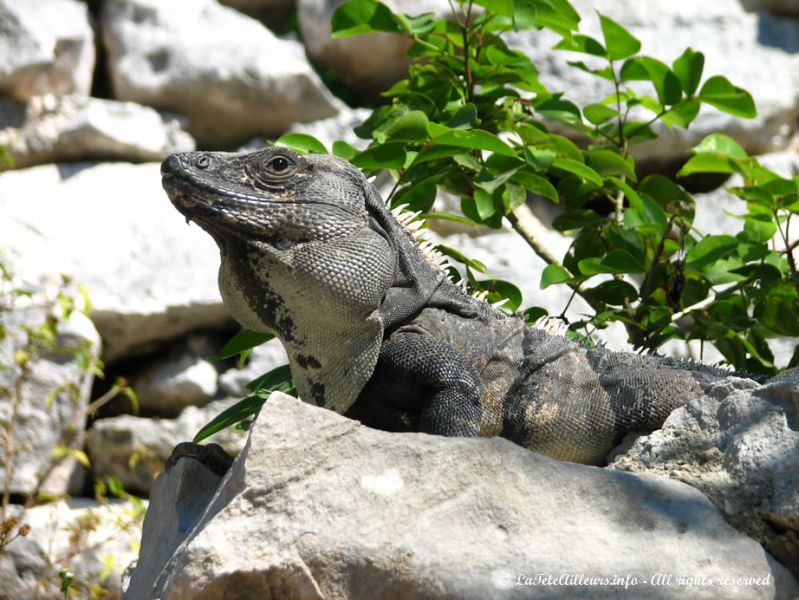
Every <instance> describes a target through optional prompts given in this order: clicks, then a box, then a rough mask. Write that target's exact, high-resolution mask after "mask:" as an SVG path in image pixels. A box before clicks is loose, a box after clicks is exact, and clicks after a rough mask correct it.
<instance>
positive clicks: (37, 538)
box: [0, 498, 146, 600]
mask: <svg viewBox="0 0 799 600" xmlns="http://www.w3.org/2000/svg"><path fill="white" fill-rule="evenodd" d="M145 507H146V503H145ZM12 513H13V514H15V515H16V514H19V507H12ZM23 522H24V523H27V524H29V525H30V526H31V531H30V534H29V535H28V536H27V537H24V538H17V539H16V540H14V541H13V542H11V544H9V545H8V546H7V547H6V548H4V550H3V552H2V553H0V597H2V598H42V599H44V598H47V599H54V600H56V599H60V598H63V597H64V595H63V594H61V593H60V592H59V588H60V585H61V584H60V582H59V580H58V576H57V572H58V570H59V569H62V568H68V569H69V570H70V571H72V572H73V573H74V574H75V585H76V587H77V589H78V590H79V593H78V595H75V597H85V598H88V597H90V593H89V587H90V586H91V585H92V584H94V585H97V584H99V585H102V586H103V588H104V589H105V590H106V591H107V592H110V593H111V594H113V593H116V594H119V593H120V592H121V588H122V572H123V570H124V569H125V568H126V567H127V565H128V564H130V562H131V561H133V560H135V558H136V550H137V548H138V540H139V538H140V537H141V516H140V515H139V514H138V511H137V509H136V507H135V506H134V505H132V504H131V503H129V502H120V501H111V502H108V503H104V504H100V503H98V502H96V501H94V500H89V499H86V498H73V499H71V500H69V501H68V502H65V501H58V502H54V503H51V504H46V505H44V506H37V507H34V508H31V509H29V510H27V511H26V513H25V515H24V517H23ZM81 524H83V525H81ZM78 531H82V532H83V536H77V535H76V533H77V532H78ZM45 590H46V591H45ZM73 592H74V590H73Z"/></svg>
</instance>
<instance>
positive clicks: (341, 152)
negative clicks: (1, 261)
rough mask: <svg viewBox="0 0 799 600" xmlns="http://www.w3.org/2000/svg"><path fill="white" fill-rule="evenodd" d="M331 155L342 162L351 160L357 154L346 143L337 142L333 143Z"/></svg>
mask: <svg viewBox="0 0 799 600" xmlns="http://www.w3.org/2000/svg"><path fill="white" fill-rule="evenodd" d="M333 154H334V155H335V156H338V157H339V158H343V159H344V160H352V159H353V157H355V156H356V155H357V154H358V150H357V148H354V147H353V146H352V145H350V144H348V143H347V142H344V141H342V140H337V141H335V142H333Z"/></svg>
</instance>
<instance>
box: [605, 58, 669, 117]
mask: <svg viewBox="0 0 799 600" xmlns="http://www.w3.org/2000/svg"><path fill="white" fill-rule="evenodd" d="M619 76H620V77H621V79H622V81H651V82H652V85H654V86H655V91H656V92H657V96H658V100H659V101H660V103H661V104H663V105H664V106H671V105H672V104H677V102H679V101H680V99H681V98H682V86H681V85H680V80H679V79H678V78H677V76H676V75H675V74H674V73H673V72H672V71H671V69H669V67H668V66H667V65H666V64H664V63H662V62H660V61H659V60H657V59H655V58H652V57H649V56H636V57H634V58H630V59H628V60H626V61H625V62H624V64H623V65H622V67H621V70H620V71H619Z"/></svg>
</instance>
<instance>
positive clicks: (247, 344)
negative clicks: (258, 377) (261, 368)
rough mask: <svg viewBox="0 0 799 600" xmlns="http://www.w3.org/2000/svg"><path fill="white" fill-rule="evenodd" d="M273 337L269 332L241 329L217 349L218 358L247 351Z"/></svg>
mask: <svg viewBox="0 0 799 600" xmlns="http://www.w3.org/2000/svg"><path fill="white" fill-rule="evenodd" d="M273 337H275V336H274V335H272V334H271V333H263V332H260V331H251V330H249V329H242V330H241V331H239V332H238V333H237V334H236V335H234V336H233V337H232V338H230V339H229V340H228V341H227V343H226V344H225V345H224V346H222V349H221V350H220V351H219V358H230V357H232V356H236V355H238V354H241V353H242V352H247V351H248V350H252V349H253V348H255V347H256V346H260V345H261V344H263V343H265V342H268V341H269V340H271V339H272V338H273Z"/></svg>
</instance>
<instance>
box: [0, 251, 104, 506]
mask: <svg viewBox="0 0 799 600" xmlns="http://www.w3.org/2000/svg"><path fill="white" fill-rule="evenodd" d="M17 266H18V265H17ZM49 315H50V312H49V311H48V310H46V309H45V308H44V307H42V306H29V307H25V308H22V307H20V308H15V309H13V310H0V330H2V331H3V332H4V335H2V336H0V434H2V436H3V438H2V448H3V452H1V453H0V472H2V473H5V467H6V448H7V446H6V440H5V436H6V435H10V436H11V439H12V442H13V445H12V448H13V455H12V462H11V469H12V470H11V473H12V474H11V479H10V484H9V486H8V489H9V491H10V492H11V493H13V494H33V493H36V492H38V491H42V492H45V493H49V494H55V495H61V494H64V493H67V492H69V493H76V492H78V491H80V489H81V487H82V483H83V475H84V472H83V467H81V466H80V465H79V464H78V463H77V462H76V461H75V460H74V459H73V458H66V459H64V460H61V461H60V462H58V463H56V461H55V458H54V456H53V450H54V449H56V448H57V447H68V448H70V449H80V448H82V446H83V432H84V425H85V422H86V415H85V409H86V406H87V405H88V403H89V394H90V393H91V389H92V382H93V380H94V377H93V375H92V374H91V373H88V372H84V370H83V369H81V367H80V363H79V361H78V359H77V358H76V356H75V354H74V351H78V350H81V351H83V352H85V351H86V350H88V351H89V352H94V353H98V352H99V349H100V348H99V345H100V339H99V336H98V335H97V331H96V330H95V328H94V326H93V325H92V323H91V321H89V320H88V319H87V318H86V317H85V315H83V314H82V313H79V312H74V313H72V315H71V316H70V318H69V319H68V320H66V321H62V323H61V324H60V325H59V326H58V334H57V337H56V339H55V347H56V348H59V347H60V348H63V349H64V350H63V351H61V352H59V351H57V350H55V351H48V350H44V349H43V350H41V351H40V352H37V351H36V350H35V349H34V347H33V346H32V345H31V344H30V342H29V340H28V335H27V333H26V328H29V329H31V330H32V331H37V330H38V329H39V328H40V327H41V326H43V325H44V324H45V323H46V321H47V320H48V318H49ZM69 349H73V352H72V353H71V352H70V351H69ZM20 353H25V354H27V355H28V356H29V357H31V358H30V360H29V361H27V368H23V367H22V366H21V365H20V361H19V360H17V358H19V357H20V356H22V354H20ZM12 415H15V416H14V417H13V419H14V420H15V424H14V425H13V426H12V425H11V422H12ZM2 481H5V479H3V480H2ZM0 486H2V487H4V486H3V484H0Z"/></svg>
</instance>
